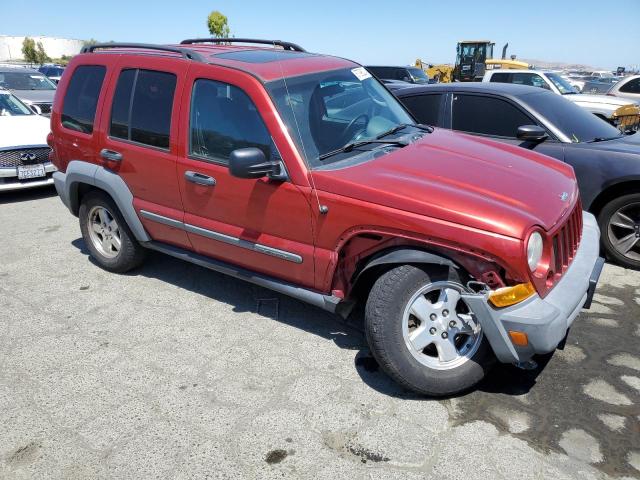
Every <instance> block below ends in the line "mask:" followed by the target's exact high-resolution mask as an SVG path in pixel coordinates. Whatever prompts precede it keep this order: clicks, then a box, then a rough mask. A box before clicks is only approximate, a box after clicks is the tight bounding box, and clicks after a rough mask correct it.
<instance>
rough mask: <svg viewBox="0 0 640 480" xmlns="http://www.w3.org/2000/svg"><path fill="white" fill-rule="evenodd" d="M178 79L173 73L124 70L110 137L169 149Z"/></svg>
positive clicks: (115, 102)
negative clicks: (172, 112)
mask: <svg viewBox="0 0 640 480" xmlns="http://www.w3.org/2000/svg"><path fill="white" fill-rule="evenodd" d="M176 80H177V79H176V76H175V75H174V74H173V73H167V72H158V71H155V70H138V69H127V70H123V71H122V72H121V73H120V77H119V78H118V84H117V85H116V92H115V94H114V96H113V103H112V107H111V125H110V127H109V135H110V136H111V137H113V138H121V139H123V140H130V141H132V142H136V143H141V144H144V145H149V146H152V147H158V148H163V149H168V148H169V134H170V132H171V111H172V108H173V97H174V93H175V89H176Z"/></svg>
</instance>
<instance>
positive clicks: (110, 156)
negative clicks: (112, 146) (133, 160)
mask: <svg viewBox="0 0 640 480" xmlns="http://www.w3.org/2000/svg"><path fill="white" fill-rule="evenodd" d="M100 156H101V157H102V158H104V159H105V160H109V161H110V162H120V161H122V154H121V153H120V152H116V151H115V150H109V149H107V148H103V149H102V150H100Z"/></svg>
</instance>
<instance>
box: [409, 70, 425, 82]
mask: <svg viewBox="0 0 640 480" xmlns="http://www.w3.org/2000/svg"><path fill="white" fill-rule="evenodd" d="M407 71H408V72H409V74H410V75H411V78H412V79H413V81H414V82H415V83H425V84H426V83H429V76H428V75H427V74H426V73H425V72H424V70H422V69H421V68H407Z"/></svg>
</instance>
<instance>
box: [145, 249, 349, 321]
mask: <svg viewBox="0 0 640 480" xmlns="http://www.w3.org/2000/svg"><path fill="white" fill-rule="evenodd" d="M143 245H144V246H145V247H147V248H150V249H151V250H156V251H158V252H162V253H165V254H167V255H171V256H172V257H175V258H179V259H181V260H184V261H187V262H191V263H194V264H196V265H200V266H201V267H205V268H208V269H210V270H214V271H216V272H220V273H223V274H225V275H230V276H232V277H235V278H238V279H240V280H244V281H247V282H250V283H253V284H255V285H260V286H261V287H265V288H268V289H270V290H274V291H276V292H278V293H282V294H284V295H287V296H290V297H293V298H296V299H298V300H301V301H303V302H305V303H309V304H311V305H314V306H316V307H319V308H322V309H323V310H326V311H328V312H331V313H335V312H336V309H337V308H338V306H339V305H340V302H341V301H342V299H341V298H339V297H336V296H333V295H324V294H322V293H319V292H316V291H313V290H308V289H306V288H302V287H299V286H296V285H293V284H290V283H287V282H285V281H283V280H279V279H277V278H273V277H269V276H266V275H262V274H260V273H256V272H253V271H251V270H246V269H244V268H241V267H237V266H235V265H232V264H230V263H226V262H223V261H220V260H215V259H213V258H209V257H206V256H204V255H200V254H198V253H195V252H192V251H190V250H185V249H183V248H179V247H174V246H173V245H168V244H165V243H160V242H153V241H152V242H145V243H143Z"/></svg>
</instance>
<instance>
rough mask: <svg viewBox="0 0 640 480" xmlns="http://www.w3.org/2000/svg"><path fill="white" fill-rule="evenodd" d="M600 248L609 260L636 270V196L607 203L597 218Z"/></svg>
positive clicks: (639, 206)
mask: <svg viewBox="0 0 640 480" xmlns="http://www.w3.org/2000/svg"><path fill="white" fill-rule="evenodd" d="M598 223H599V225H600V232H601V239H602V245H603V247H604V250H605V252H606V255H607V257H608V258H610V259H611V260H614V261H616V262H617V263H619V264H620V265H622V266H624V267H627V268H635V269H639V268H640V193H632V194H630V195H623V196H621V197H618V198H616V199H614V200H612V201H610V202H609V203H607V204H606V205H605V206H604V208H603V209H602V211H601V212H600V215H599V216H598Z"/></svg>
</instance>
